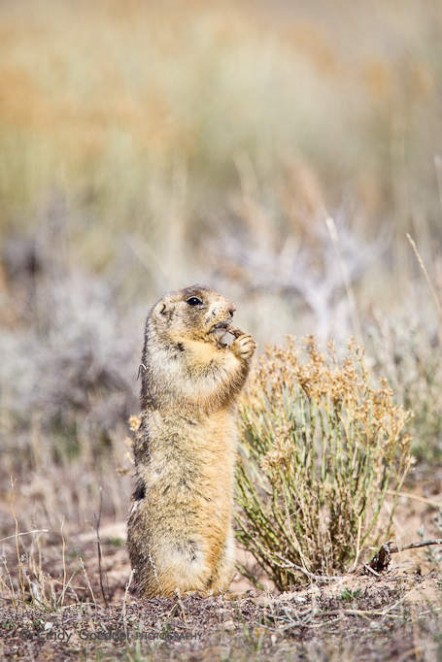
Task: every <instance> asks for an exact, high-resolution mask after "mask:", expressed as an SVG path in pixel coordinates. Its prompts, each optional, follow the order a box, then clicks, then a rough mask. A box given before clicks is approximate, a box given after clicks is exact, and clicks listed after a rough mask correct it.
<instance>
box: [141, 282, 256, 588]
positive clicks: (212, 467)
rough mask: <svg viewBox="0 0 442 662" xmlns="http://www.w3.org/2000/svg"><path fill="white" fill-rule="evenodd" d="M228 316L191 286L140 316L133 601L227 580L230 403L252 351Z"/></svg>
mask: <svg viewBox="0 0 442 662" xmlns="http://www.w3.org/2000/svg"><path fill="white" fill-rule="evenodd" d="M234 311H235V306H234V305H233V304H232V303H230V302H229V301H228V300H227V299H225V298H224V297H223V296H221V295H220V294H218V293H216V292H214V291H213V290H211V289H209V288H207V287H202V286H198V285H195V286H193V287H188V288H185V289H183V290H180V291H177V292H172V293H170V294H166V295H165V296H164V297H163V298H162V299H160V300H159V301H158V302H157V303H156V304H155V305H154V306H153V308H152V309H151V311H150V313H149V315H148V317H147V321H146V327H145V337H144V348H143V355H142V365H141V371H142V387H141V405H142V413H141V423H140V427H139V428H138V430H137V431H136V434H135V440H134V458H135V469H136V487H135V491H134V494H133V506H132V510H131V513H130V516H129V521H128V548H129V555H130V560H131V564H132V568H133V570H134V585H135V590H136V592H137V593H138V594H139V595H143V596H146V597H151V596H157V595H173V594H175V593H178V594H181V595H183V594H185V593H190V592H199V593H203V594H211V593H213V594H214V593H219V592H221V591H224V590H226V589H227V588H228V586H229V583H230V581H231V577H232V574H233V568H234V535H233V529H232V512H233V491H234V472H235V459H236V446H237V432H236V422H235V403H236V400H237V398H238V395H239V393H240V391H241V389H242V387H243V385H244V382H245V380H246V377H247V374H248V372H249V367H250V361H251V358H252V356H253V353H254V351H255V347H256V345H255V341H254V340H253V338H252V337H251V336H250V335H248V334H246V333H243V332H242V331H240V330H239V329H237V328H235V327H233V326H232V324H231V319H232V317H233V314H234Z"/></svg>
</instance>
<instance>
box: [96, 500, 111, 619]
mask: <svg viewBox="0 0 442 662" xmlns="http://www.w3.org/2000/svg"><path fill="white" fill-rule="evenodd" d="M102 510H103V488H102V487H100V509H99V511H98V517H97V516H95V531H96V534H97V550H98V574H99V577H100V588H101V594H102V596H103V600H104V604H105V606H106V608H107V607H108V606H109V602H108V599H107V596H106V591H105V590H104V582H103V568H102V564H101V559H102V553H101V540H100V522H101V513H102Z"/></svg>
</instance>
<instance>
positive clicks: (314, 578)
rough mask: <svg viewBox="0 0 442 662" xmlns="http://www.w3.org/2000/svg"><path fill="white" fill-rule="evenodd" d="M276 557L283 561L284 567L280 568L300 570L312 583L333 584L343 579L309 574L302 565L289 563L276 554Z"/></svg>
mask: <svg viewBox="0 0 442 662" xmlns="http://www.w3.org/2000/svg"><path fill="white" fill-rule="evenodd" d="M276 556H277V557H278V558H279V559H280V560H281V561H283V563H284V565H280V566H279V567H280V568H293V569H294V570H298V571H299V572H302V574H303V575H305V576H306V577H308V578H309V579H311V580H312V581H315V582H333V581H337V580H339V579H342V577H337V576H335V575H330V576H329V577H327V575H314V574H313V573H312V572H309V571H308V570H306V569H305V568H303V567H302V566H301V565H296V563H291V562H290V561H287V559H285V558H284V557H283V556H280V555H279V554H276Z"/></svg>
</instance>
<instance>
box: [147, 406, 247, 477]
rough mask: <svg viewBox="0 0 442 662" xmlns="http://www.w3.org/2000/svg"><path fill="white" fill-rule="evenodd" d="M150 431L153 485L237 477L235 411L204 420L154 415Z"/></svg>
mask: <svg viewBox="0 0 442 662" xmlns="http://www.w3.org/2000/svg"><path fill="white" fill-rule="evenodd" d="M147 429H148V433H149V450H150V452H149V461H148V466H146V469H147V470H148V473H149V477H150V480H149V482H151V481H154V482H155V481H156V480H158V479H162V480H165V479H167V478H171V479H176V480H178V479H179V478H180V477H185V478H186V479H193V480H198V479H204V478H209V477H210V476H213V475H214V474H217V475H218V476H219V477H221V476H222V475H225V476H226V477H227V476H228V475H230V474H233V468H234V464H235V455H236V426H235V419H234V415H233V413H232V412H230V411H223V412H217V414H216V415H212V416H207V417H206V418H204V419H203V420H202V419H200V418H198V419H193V418H190V417H184V416H177V415H169V416H168V415H165V414H161V413H159V412H152V413H151V414H150V415H149V418H148V421H147Z"/></svg>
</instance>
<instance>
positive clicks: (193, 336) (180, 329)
mask: <svg viewBox="0 0 442 662" xmlns="http://www.w3.org/2000/svg"><path fill="white" fill-rule="evenodd" d="M235 310H236V307H235V305H234V304H233V303H231V302H230V301H228V299H226V298H225V297H223V296H222V295H221V294H218V293H217V292H214V291H213V290H211V289H210V288H208V287H204V286H201V285H193V286H191V287H186V288H185V289H183V290H179V291H177V292H171V293H169V294H166V295H165V296H164V297H163V298H162V299H160V301H158V302H157V303H156V304H155V305H154V307H153V308H152V310H151V313H150V317H149V319H150V325H151V326H152V327H153V328H154V329H155V331H156V333H157V334H158V335H159V336H162V337H164V338H166V337H167V338H168V339H169V340H170V341H172V342H176V343H178V342H180V341H182V340H183V339H188V340H200V341H201V340H203V341H207V342H212V341H213V342H215V340H216V334H217V332H218V331H219V330H222V329H227V328H228V327H229V325H230V323H231V320H232V317H233V313H234V312H235Z"/></svg>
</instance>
